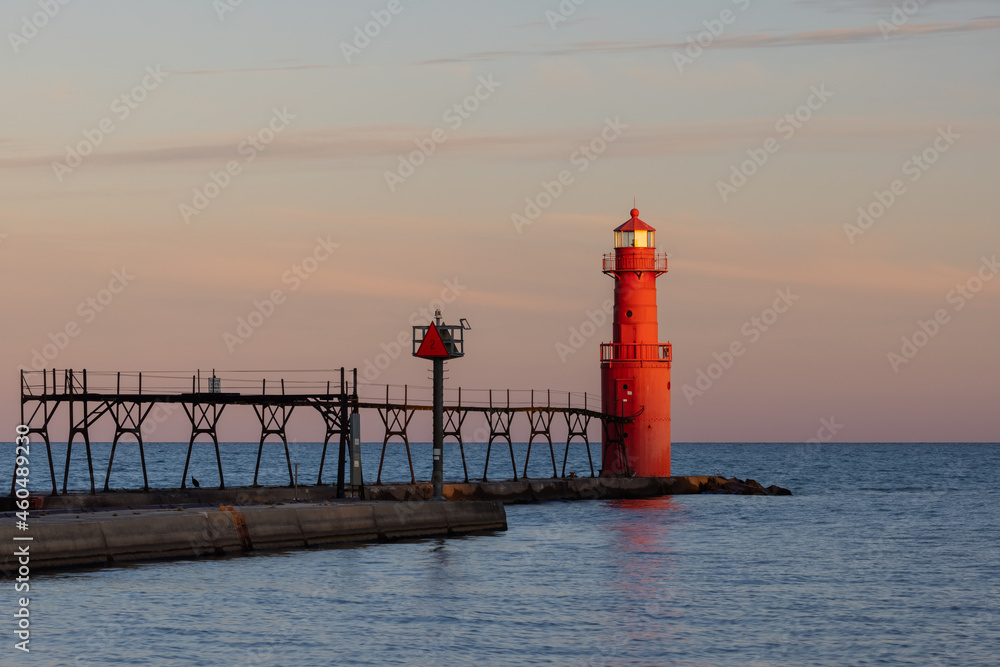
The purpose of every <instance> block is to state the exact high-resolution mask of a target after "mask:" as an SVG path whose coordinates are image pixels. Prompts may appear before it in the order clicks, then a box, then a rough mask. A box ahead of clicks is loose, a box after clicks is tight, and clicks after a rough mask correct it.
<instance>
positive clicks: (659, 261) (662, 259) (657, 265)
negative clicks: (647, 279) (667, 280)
mask: <svg viewBox="0 0 1000 667" xmlns="http://www.w3.org/2000/svg"><path fill="white" fill-rule="evenodd" d="M616 271H654V272H656V273H666V272H667V255H666V254H665V253H659V254H653V253H642V254H638V253H636V254H631V253H630V254H622V255H605V256H604V273H615V272H616Z"/></svg>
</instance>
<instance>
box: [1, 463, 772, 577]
mask: <svg viewBox="0 0 1000 667" xmlns="http://www.w3.org/2000/svg"><path fill="white" fill-rule="evenodd" d="M364 491H365V500H358V499H346V500H344V499H342V500H335V499H334V496H335V494H336V489H335V488H333V487H330V486H310V487H298V488H290V487H258V488H236V489H225V490H220V489H183V490H182V489H160V490H150V491H112V492H108V493H98V494H89V493H70V494H63V495H55V496H32V497H31V498H30V504H31V509H30V510H29V520H28V524H29V530H28V531H20V530H17V527H16V517H15V516H14V513H13V510H14V499H13V498H10V497H7V498H0V541H2V542H4V543H6V544H14V545H16V546H18V547H21V546H24V545H29V547H30V554H31V555H30V567H31V569H32V570H36V569H53V568H66V567H76V566H100V565H109V564H114V563H122V562H129V561H141V560H160V559H170V558H197V557H204V556H220V555H226V554H233V553H241V552H248V551H258V550H266V549H289V548H301V547H314V546H323V545H331V544H341V543H350V542H374V541H386V540H395V539H405V538H421V537H441V536H451V535H464V534H469V533H475V532H483V531H493V530H506V528H507V515H506V512H505V511H504V505H509V504H519V503H534V502H545V501H554V500H602V499H603V500H607V499H616V498H655V497H658V496H668V495H686V494H696V493H729V494H738V495H790V492H789V491H788V490H787V489H782V488H780V487H777V486H771V487H767V488H764V487H763V486H761V485H760V484H758V483H757V482H755V481H753V480H738V479H736V478H730V479H726V478H724V477H719V476H711V475H705V476H687V477H621V478H606V477H577V478H565V479H559V478H553V479H530V480H519V481H506V482H470V483H461V484H445V485H444V495H445V498H446V501H444V502H434V501H428V500H429V499H430V497H431V496H432V494H433V487H432V485H431V483H430V482H425V483H418V484H383V485H380V486H367V487H365V490H364ZM16 537H31V538H32V539H31V540H30V541H15V539H14V538H16ZM12 554H13V549H11V550H9V551H8V552H7V553H3V554H0V575H6V576H10V574H11V573H12V572H16V571H17V567H18V563H17V560H16V558H15V557H14V556H13V555H12Z"/></svg>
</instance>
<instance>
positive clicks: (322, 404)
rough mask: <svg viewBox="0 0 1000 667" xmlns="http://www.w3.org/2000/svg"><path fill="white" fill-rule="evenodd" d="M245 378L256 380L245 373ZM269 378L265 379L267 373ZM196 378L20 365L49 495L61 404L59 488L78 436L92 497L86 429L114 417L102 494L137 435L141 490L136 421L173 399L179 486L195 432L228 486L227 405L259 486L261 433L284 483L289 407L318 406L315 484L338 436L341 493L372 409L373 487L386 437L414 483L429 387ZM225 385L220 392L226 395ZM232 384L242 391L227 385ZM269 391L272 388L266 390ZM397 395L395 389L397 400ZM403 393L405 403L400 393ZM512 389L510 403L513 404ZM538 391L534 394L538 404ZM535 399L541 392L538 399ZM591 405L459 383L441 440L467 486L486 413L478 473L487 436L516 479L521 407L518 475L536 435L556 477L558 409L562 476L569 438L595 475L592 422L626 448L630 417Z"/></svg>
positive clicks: (343, 374)
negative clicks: (248, 419)
mask: <svg viewBox="0 0 1000 667" xmlns="http://www.w3.org/2000/svg"><path fill="white" fill-rule="evenodd" d="M276 374H282V376H281V377H277V378H275V377H273V376H274V375H276ZM284 374H291V375H292V376H293V377H292V378H286V377H285V375H284ZM249 375H253V376H254V377H252V378H251V377H248V376H249ZM268 375H270V376H272V377H270V378H269V377H267V376H268ZM323 375H326V376H327V377H329V375H334V377H335V379H333V380H324V379H322V378H323ZM201 376H202V373H201V372H200V371H196V372H194V373H191V374H187V373H177V372H164V371H160V372H146V373H139V372H134V373H127V372H90V373H88V372H87V371H86V370H83V371H75V370H71V369H67V370H58V371H57V370H56V369H48V370H45V371H22V372H21V423H22V424H24V425H25V426H27V427H28V430H29V436H30V435H37V436H40V437H41V440H42V441H43V442H44V444H45V447H46V454H47V456H48V463H49V472H50V475H51V481H52V493H53V494H56V493H58V488H57V484H56V472H55V471H56V468H55V463H54V461H53V458H52V448H51V437H50V430H51V428H52V420H53V417H54V416H55V413H56V411H57V410H58V409H59V407H60V406H61V405H62V404H64V403H65V404H66V405H67V406H68V412H69V437H68V439H67V447H66V461H65V465H64V472H63V488H62V492H63V493H66V490H67V483H68V478H69V466H70V461H71V458H72V448H73V444H74V441H75V439H76V438H77V437H78V436H79V437H82V439H83V441H84V445H85V447H86V452H87V465H88V470H89V474H90V487H91V493H94V492H95V491H96V487H95V482H94V461H93V455H92V452H91V447H90V428H91V427H92V426H93V425H94V424H95V423H96V422H97V421H98V420H100V419H101V418H103V417H105V416H106V415H110V417H111V419H112V420H113V421H114V424H115V436H114V440H113V442H112V448H111V453H110V456H109V459H108V473H107V476H106V478H105V485H104V489H105V490H109V484H110V480H111V473H112V469H113V465H114V455H115V450H116V448H117V445H118V442H119V440H121V439H122V438H123V437H125V436H131V437H132V438H134V439H135V441H136V443H137V445H138V447H139V454H140V461H141V463H142V469H143V480H144V487H143V488H144V489H148V488H149V483H148V478H147V475H146V461H145V452H144V448H143V440H142V426H143V423H144V422H145V420H146V419H147V418H148V417H149V415H150V413H151V412H152V410H153V409H154V407H155V406H156V405H159V404H180V405H181V407H183V409H184V412H185V414H186V415H187V417H188V420H189V421H190V423H191V437H190V440H189V442H188V451H187V458H186V461H185V466H184V472H183V474H182V477H181V484H180V486H181V488H185V487H186V482H187V472H188V464H189V463H190V459H191V451H192V449H193V447H194V443H195V440H196V439H197V438H198V437H199V436H205V437H207V438H211V440H212V442H213V444H214V445H215V453H216V461H217V464H218V468H219V480H220V488H225V477H224V473H223V470H222V459H221V454H220V452H219V438H218V422H219V418H220V417H221V415H222V413H223V411H224V410H225V409H226V408H227V407H228V406H251V407H252V408H253V410H254V413H255V414H256V416H257V419H258V421H259V422H260V425H261V437H260V443H259V446H258V450H257V465H256V467H255V471H254V486H257V478H258V473H259V471H260V460H261V453H262V451H263V447H264V443H265V440H266V439H267V438H268V437H276V438H279V439H280V440H281V442H282V443H283V445H284V449H285V458H286V461H287V463H288V474H289V485H291V484H293V481H294V480H293V473H292V467H291V460H290V457H289V452H288V439H287V437H286V435H285V430H286V425H287V423H288V421H289V419H290V417H291V415H292V413H293V411H294V410H295V409H296V408H302V407H305V408H312V409H315V410H317V411H318V412H319V413H320V414H321V415H322V416H323V418H324V420H325V422H326V432H325V438H324V442H323V453H322V455H321V456H322V458H321V460H320V466H319V477H318V479H317V484H322V483H323V468H324V464H325V461H326V453H327V446H328V444H329V442H330V440H331V439H333V438H334V437H338V439H339V441H340V452H339V456H338V481H337V484H338V492H339V491H340V490H342V489H343V487H344V483H345V482H344V467H343V466H344V463H345V457H346V443H347V441H348V438H349V429H350V424H349V415H350V414H353V413H357V412H359V411H360V410H376V411H377V412H378V414H379V417H380V419H381V421H382V424H383V426H384V429H385V433H384V436H383V441H382V453H381V458H380V463H379V472H378V476H377V483H381V476H382V464H383V463H384V461H385V453H386V449H387V445H388V444H389V442H390V440H391V439H393V438H399V439H400V440H401V441H402V443H403V444H404V445H405V447H406V455H407V459H408V461H409V466H410V478H411V482H414V481H416V480H415V476H414V473H413V462H412V457H411V453H410V446H409V436H408V432H407V429H408V426H409V423H410V420H411V419H412V417H413V415H414V414H415V413H416V412H421V411H430V410H432V409H433V406H432V404H431V400H430V397H429V395H428V396H424V395H423V394H425V393H427V392H426V389H427V388H423V387H408V386H405V385H404V386H401V387H398V386H397V387H393V386H391V385H369V384H359V383H358V382H357V369H351V370H350V373H348V369H346V368H340V369H334V370H328V371H230V372H227V373H218V374H217V373H216V372H215V371H212V372H211V375H208V374H207V373H206V375H205V378H204V379H203V378H202V377H201ZM317 377H318V379H317ZM300 378H305V379H300ZM188 381H190V383H189V382H188ZM123 384H124V386H123ZM224 388H225V389H227V391H223V389H224ZM232 388H238V389H241V390H244V391H232V390H231V389H232ZM269 388H270V389H271V390H272V393H268V389H269ZM206 389H207V391H206ZM394 389H395V392H394V391H393V390H394ZM400 390H401V391H400ZM394 393H395V394H397V395H396V396H395V397H394V395H393V394H394ZM400 393H401V394H402V397H401V398H402V401H400V397H399V396H398V394H400ZM512 394H513V396H514V400H513V401H512V400H511V398H512ZM536 394H537V396H538V400H536ZM542 396H544V401H543V400H542ZM553 396H556V397H561V396H565V397H566V400H565V403H561V402H559V401H558V400H557V402H556V403H555V404H554V403H553V400H552V399H553ZM519 398H520V399H521V400H520V401H519V400H518V399H519ZM591 402H592V401H591V398H590V397H588V395H587V394H585V393H584V394H573V393H571V392H566V393H562V392H560V393H556V394H553V392H551V391H544V392H537V393H536V392H535V391H533V390H517V391H511V390H503V391H497V390H488V389H487V390H464V391H463V389H461V388H458V389H452V390H449V391H448V392H447V394H446V398H445V424H446V428H445V437H446V438H448V437H450V438H452V439H453V440H455V441H457V443H458V445H459V451H460V452H461V455H462V467H463V471H464V475H465V481H466V482H468V481H469V474H468V468H467V465H466V459H465V448H464V442H463V438H462V432H461V431H462V425H463V424H464V422H465V418H466V417H467V416H468V415H469V414H470V413H480V414H483V415H484V416H485V417H486V420H487V422H488V424H489V440H488V442H487V452H486V463H485V466H484V470H483V477H482V479H483V480H484V481H485V480H486V473H487V470H488V468H489V457H490V453H491V450H492V447H493V443H494V441H497V440H503V441H506V442H507V445H508V450H509V452H510V458H511V469H512V474H513V478H514V479H515V480H516V479H518V474H517V464H516V463H515V461H514V448H513V441H512V439H511V434H510V433H511V425H512V423H513V420H514V418H515V416H516V415H518V414H521V413H524V414H526V415H527V417H528V421H529V422H530V428H531V436H530V439H529V441H528V452H527V455H526V457H525V462H524V472H523V474H522V476H526V475H527V466H528V459H530V457H531V449H532V445H533V444H534V443H535V441H536V440H539V441H541V440H544V441H546V442H547V443H548V445H549V451H550V455H551V459H552V472H553V477H556V476H557V466H556V456H555V449H554V447H553V444H552V442H553V440H552V433H553V429H552V423H553V421H554V417H555V416H556V415H562V416H563V418H564V420H565V422H566V451H565V453H564V456H563V465H562V475H563V476H565V473H566V459H567V458H568V456H569V446H570V444H572V443H573V442H574V441H581V442H582V443H583V444H584V445H585V446H586V448H587V457H588V460H589V461H590V469H591V476H597V473H595V471H594V465H593V458H592V456H591V452H590V439H589V436H588V433H587V428H588V426H589V423H590V420H591V419H599V420H601V422H602V425H603V431H604V434H605V436H606V440H608V441H610V442H612V443H613V444H614V445H615V446H617V447H619V448H621V450H622V451H624V447H623V444H624V443H622V442H621V437H616V434H619V433H620V432H621V428H620V425H621V424H623V423H625V422H627V421H629V419H627V418H623V417H620V416H615V415H608V414H604V413H602V412H600V411H598V410H593V409H591V407H590V404H591ZM575 403H576V404H575ZM13 493H14V486H13V482H12V485H11V494H12V495H13Z"/></svg>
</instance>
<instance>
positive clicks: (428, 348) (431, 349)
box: [415, 322, 451, 359]
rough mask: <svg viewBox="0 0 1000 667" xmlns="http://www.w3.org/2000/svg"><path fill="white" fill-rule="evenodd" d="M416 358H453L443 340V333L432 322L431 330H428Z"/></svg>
mask: <svg viewBox="0 0 1000 667" xmlns="http://www.w3.org/2000/svg"><path fill="white" fill-rule="evenodd" d="M415 356H418V357H424V358H425V359H433V358H435V357H450V356H451V354H450V353H449V352H448V348H446V347H445V346H444V341H443V340H441V332H439V331H438V328H437V325H435V324H434V323H433V322H431V326H430V328H429V329H427V334H426V335H425V336H424V340H423V341H421V343H420V348H419V349H418V350H417V354H416V355H415Z"/></svg>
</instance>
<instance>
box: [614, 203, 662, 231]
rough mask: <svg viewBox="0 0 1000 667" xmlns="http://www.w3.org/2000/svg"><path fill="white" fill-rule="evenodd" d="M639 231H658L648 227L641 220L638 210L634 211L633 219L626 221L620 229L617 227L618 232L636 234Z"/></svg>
mask: <svg viewBox="0 0 1000 667" xmlns="http://www.w3.org/2000/svg"><path fill="white" fill-rule="evenodd" d="M639 230H643V231H648V232H655V231H656V229H654V228H653V227H652V226H650V225H647V224H646V223H645V222H643V221H642V220H640V219H639V209H637V208H634V209H632V217H631V218H630V219H628V220H626V221H625V222H623V223H622V224H621V225H619V226H618V227H615V231H616V232H635V231H639Z"/></svg>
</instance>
